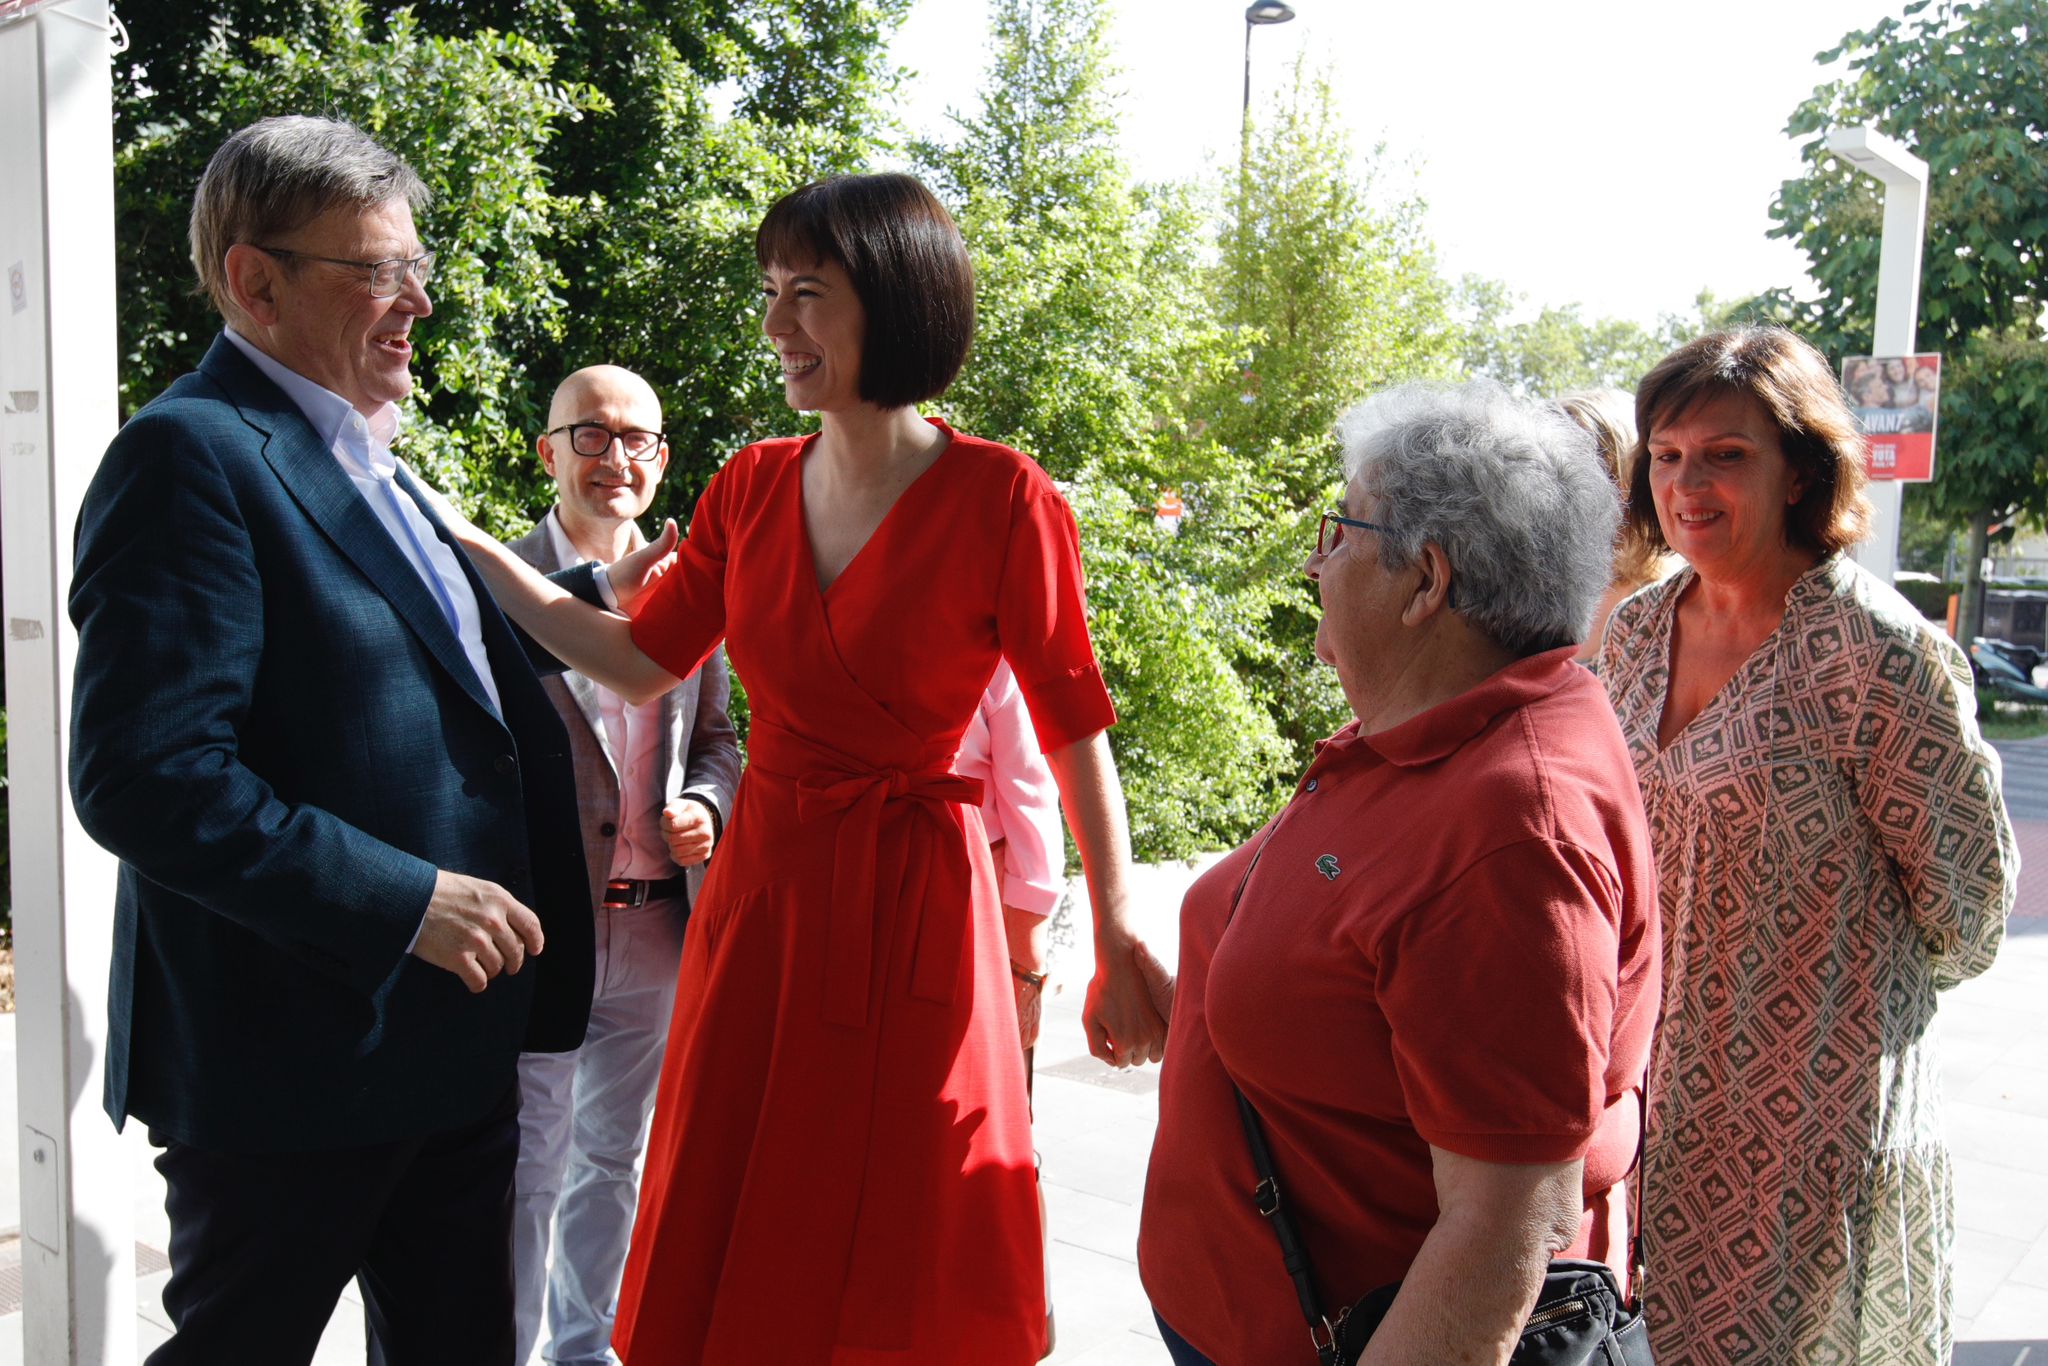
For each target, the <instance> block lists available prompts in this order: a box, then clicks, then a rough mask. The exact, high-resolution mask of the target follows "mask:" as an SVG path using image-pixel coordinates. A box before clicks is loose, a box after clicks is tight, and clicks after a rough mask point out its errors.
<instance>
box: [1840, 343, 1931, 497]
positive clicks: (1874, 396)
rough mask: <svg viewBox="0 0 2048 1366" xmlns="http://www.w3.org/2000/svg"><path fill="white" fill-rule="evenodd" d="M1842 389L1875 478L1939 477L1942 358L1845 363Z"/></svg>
mask: <svg viewBox="0 0 2048 1366" xmlns="http://www.w3.org/2000/svg"><path fill="white" fill-rule="evenodd" d="M1842 389H1843V391H1844V392H1846V393H1847V394H1848V395H1849V406H1850V407H1851V408H1852V409H1854V410H1855V413H1856V421H1857V423H1858V424H1859V425H1861V426H1862V428H1863V468H1864V469H1865V471H1866V472H1868V474H1869V475H1870V477H1871V478H1872V479H1894V480H1897V481H1899V482H1900V483H1905V484H1925V483H1927V482H1928V481H1929V480H1931V479H1933V478H1934V428H1935V422H1936V419H1937V418H1938V417H1939V416H1940V412H1941V357H1940V356H1938V355H1935V354H1932V353H1929V354H1925V355H1914V356H1850V357H1849V358H1847V359H1846V360H1844V361H1843V362H1842Z"/></svg>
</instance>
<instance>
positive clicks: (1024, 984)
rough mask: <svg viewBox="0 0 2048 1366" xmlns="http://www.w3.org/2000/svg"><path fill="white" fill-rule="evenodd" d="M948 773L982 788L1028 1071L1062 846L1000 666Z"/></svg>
mask: <svg viewBox="0 0 2048 1366" xmlns="http://www.w3.org/2000/svg"><path fill="white" fill-rule="evenodd" d="M953 771H954V772H956V773H959V774H960V775H961V776H963V777H968V778H979V779H981V782H982V790H983V794H984V795H983V797H982V802H981V824H982V828H983V829H985V830H986V831H988V845H989V853H990V854H991V856H993V858H994V859H995V865H996V885H997V887H998V889H999V890H1000V891H1001V894H1002V898H1003V931H1004V933H1005V935H1007V937H1008V939H1009V943H1010V975H1011V977H1012V978H1013V979H1015V982H1016V989H1017V1030H1018V1035H1019V1038H1020V1040H1021V1042H1022V1043H1023V1045H1024V1056H1025V1059H1026V1062H1025V1066H1026V1068H1027V1073H1028V1068H1029V1066H1030V1057H1031V1050H1032V1048H1033V1047H1034V1046H1035V1045H1036V1044H1037V1043H1038V1023H1039V1015H1040V1007H1041V1006H1042V1004H1043V1002H1044V996H1045V978H1046V927H1047V925H1048V923H1049V922H1050V921H1051V919H1052V913H1053V911H1054V910H1055V909H1057V908H1058V906H1059V904H1060V893H1061V891H1062V890H1063V889H1064V888H1065V885H1066V878H1065V876H1064V869H1063V866H1062V865H1063V864H1064V863H1065V861H1066V860H1065V854H1066V844H1065V841H1064V840H1063V839H1062V838H1061V835H1060V790H1059V786H1058V785H1057V784H1056V783H1054V781H1053V777H1052V768H1051V767H1050V766H1049V765H1048V764H1047V763H1046V762H1045V756H1044V755H1043V754H1041V753H1039V750H1038V732H1037V731H1035V730H1033V729H1032V727H1031V713H1030V711H1029V710H1027V709H1026V707H1025V705H1024V694H1023V693H1022V692H1020V691H1019V690H1018V688H1017V677H1016V675H1015V674H1013V673H1011V672H1010V666H1009V663H1008V662H1007V661H999V662H998V663H997V664H996V672H995V676H994V677H993V678H991V679H990V680H989V683H988V688H987V690H986V691H984V692H983V693H982V695H981V705H980V706H979V707H977V708H976V709H975V713H974V719H973V720H971V721H969V722H968V723H967V730H966V732H965V733H964V734H962V735H961V737H960V755H959V757H958V758H957V759H955V760H954V761H953Z"/></svg>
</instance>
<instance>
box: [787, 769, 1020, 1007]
mask: <svg viewBox="0 0 2048 1366" xmlns="http://www.w3.org/2000/svg"><path fill="white" fill-rule="evenodd" d="M981 798H982V784H981V779H979V778H963V777H961V776H960V775H959V774H957V773H952V772H949V771H947V770H944V769H937V768H933V769H925V770H921V771H918V772H906V771H905V770H903V769H900V768H884V769H874V770H871V771H868V772H864V773H849V772H845V771H843V770H842V771H838V772H819V771H812V772H810V773H806V774H804V775H803V776H802V777H800V778H798V779H797V780H796V801H797V807H796V809H797V815H798V816H799V817H800V818H801V819H803V820H805V821H812V820H818V819H820V818H822V817H826V816H831V815H834V814H837V813H840V812H844V813H845V814H844V815H843V816H842V818H841V820H840V823H839V836H838V839H837V841H836V843H835V845H834V848H833V863H832V904H831V908H830V912H829V918H828V920H827V922H826V930H825V1019H826V1021H827V1022H829V1023H831V1024H840V1025H851V1026H854V1027H856V1028H862V1027H865V1026H866V1024H867V1020H868V986H869V983H870V982H871V981H872V980H873V973H874V956H875V919H876V910H877V907H876V900H877V898H878V897H879V895H880V894H881V893H880V887H879V885H878V883H877V881H876V877H875V873H876V869H875V855H876V849H877V846H878V845H879V844H880V842H881V837H882V811H883V808H884V807H885V806H887V805H888V803H890V802H895V801H915V802H921V803H924V804H926V805H927V806H930V807H934V808H936V807H937V806H938V805H939V804H940V803H942V802H955V803H957V804H959V805H961V806H980V805H981ZM923 910H924V908H923V907H922V906H918V907H914V908H912V914H922V912H923ZM938 914H939V917H941V923H939V924H936V925H923V926H921V927H920V930H919V937H918V951H917V959H916V965H915V966H914V967H913V969H912V971H911V983H910V990H911V994H912V995H914V996H918V997H921V998H923V999H925V1000H928V1001H938V1002H941V1003H944V1002H948V1001H951V1000H952V999H953V984H954V982H955V981H956V980H957V978H958V977H959V970H960V949H961V945H962V944H963V943H964V941H965V937H966V923H967V914H968V912H967V908H966V907H964V906H961V907H942V908H940V910H939V912H938ZM935 931H936V933H935ZM949 948H950V950H951V951H950V952H948V951H947V950H948V949H949Z"/></svg>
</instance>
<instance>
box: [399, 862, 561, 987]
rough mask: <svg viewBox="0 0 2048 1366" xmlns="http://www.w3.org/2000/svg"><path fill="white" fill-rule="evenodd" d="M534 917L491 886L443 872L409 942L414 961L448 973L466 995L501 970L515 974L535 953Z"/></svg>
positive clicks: (537, 946)
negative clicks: (418, 959) (424, 913)
mask: <svg viewBox="0 0 2048 1366" xmlns="http://www.w3.org/2000/svg"><path fill="white" fill-rule="evenodd" d="M543 943H544V938H543V936H542V934H541V932H540V917H539V916H537V915H535V914H534V913H533V912H532V911H529V910H528V909H526V907H524V906H522V905H520V904H519V903H518V902H517V901H516V900H514V899H513V897H512V894H511V893H510V892H507V891H506V890H505V889H504V888H503V887H500V886H499V885H498V884H497V883H495V882H486V881H484V880H483V879H482V878H477V877H465V876H463V875H462V874H461V873H451V872H449V871H448V870H447V869H445V868H443V869H441V870H439V872H437V873H436V874H435V877H434V895H433V896H432V897H431V898H429V899H428V901H427V916H426V919H425V920H422V921H421V922H420V934H419V938H418V939H417V940H416V941H415V942H414V943H413V946H412V952H413V956H414V957H416V958H421V959H424V960H425V961H427V962H429V963H432V964H433V965H434V966H435V967H437V968H441V969H443V970H444V971H447V972H452V973H454V974H455V975H456V976H457V977H460V978H461V979H462V985H464V986H466V987H468V988H469V989H470V990H471V991H482V990H483V989H484V988H485V987H487V986H489V985H490V983H491V979H492V978H493V977H496V976H497V975H498V974H499V973H501V972H517V971H519V969H520V968H521V967H522V966H523V965H524V964H525V962H526V956H527V955H528V954H530V953H539V952H540V951H541V946H542V944H543Z"/></svg>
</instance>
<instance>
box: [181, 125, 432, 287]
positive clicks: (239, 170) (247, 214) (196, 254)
mask: <svg viewBox="0 0 2048 1366" xmlns="http://www.w3.org/2000/svg"><path fill="white" fill-rule="evenodd" d="M431 198H432V196H431V195H430V194H429V193H428V190H427V187H426V185H425V184H424V183H423V182H422V181H421V180H420V178H419V177H418V176H417V175H415V174H413V169H412V167H410V166H408V165H406V164H405V162H404V161H403V160H401V159H400V158H399V156H398V155H397V154H396V153H395V152H391V151H387V150H386V149H385V148H383V147H381V146H379V145H378V144H377V143H376V142H375V141H374V140H372V139H371V137H370V135H369V134H368V133H365V132H364V131H363V130H362V129H360V128H358V127H356V126H355V125H354V124H352V123H344V122H342V121H341V120H340V119H322V118H313V117H311V116H309V115H305V114H288V115H285V116H284V117H282V118H273V119H263V120H261V121H260V122H257V123H252V124H250V125H249V126H248V127H247V128H244V129H242V130H241V131H240V132H238V133H236V134H235V135H234V136H233V137H231V138H229V139H228V140H227V141H226V142H224V143H222V144H221V145H220V150H218V151H216V152H215V153H214V154H213V159H212V160H211V161H209V162H207V163H206V174H204V175H202V176H201V177H200V178H199V191H198V193H197V194H195V195H193V197H192V227H191V238H192V265H193V267H194V268H195V269H197V270H198V272H199V288H200V290H201V291H202V292H204V293H205V294H206V296H207V297H208V298H210V299H212V300H213V306H214V307H215V308H216V309H218V310H219V311H220V314H221V316H222V317H224V318H228V319H231V320H232V319H233V318H234V316H235V307H234V296H233V295H232V294H231V293H230V292H229V290H228V282H227V265H226V262H227V254H228V248H229V247H232V246H235V245H236V244H238V243H246V244H248V245H250V246H261V245H263V244H265V243H268V242H274V241H276V240H277V239H278V238H279V237H282V236H284V235H285V234H287V233H289V232H292V231H294V230H295V229H297V228H301V227H303V226H305V225H306V224H307V223H310V222H311V221H313V220H314V219H315V218H318V217H319V216H320V215H321V214H323V213H326V212H327V211H328V210H330V209H338V208H347V209H368V208H374V207H376V206H377V205H380V204H387V203H389V202H391V201H392V200H394V199H403V200H405V201H406V203H407V204H408V205H410V206H411V207H412V208H415V209H421V208H425V207H426V205H427V203H428V202H429V200H430V199H431Z"/></svg>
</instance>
